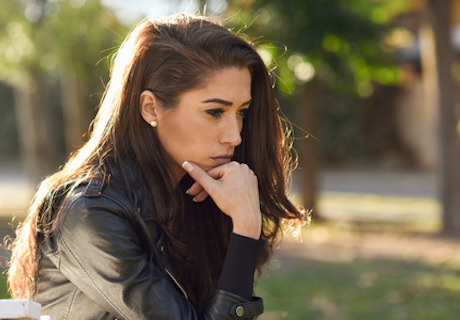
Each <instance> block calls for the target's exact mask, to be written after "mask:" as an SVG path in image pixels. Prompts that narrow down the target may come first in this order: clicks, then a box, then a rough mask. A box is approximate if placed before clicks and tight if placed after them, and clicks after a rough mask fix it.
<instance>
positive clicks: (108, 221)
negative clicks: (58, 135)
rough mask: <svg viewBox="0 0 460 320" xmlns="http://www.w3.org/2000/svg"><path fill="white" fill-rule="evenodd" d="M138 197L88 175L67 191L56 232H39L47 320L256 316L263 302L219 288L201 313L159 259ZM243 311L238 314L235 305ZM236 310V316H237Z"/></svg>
mask: <svg viewBox="0 0 460 320" xmlns="http://www.w3.org/2000/svg"><path fill="white" fill-rule="evenodd" d="M139 197H141V196H140V195H139V194H134V197H130V196H129V193H128V192H127V191H126V190H125V189H124V188H122V187H120V186H118V185H117V184H116V183H107V181H103V180H102V179H98V178H93V179H92V180H91V181H89V182H85V183H82V184H80V185H79V186H77V187H76V188H74V189H73V190H71V191H70V192H69V193H68V194H67V197H66V199H65V201H64V204H63V206H64V207H63V211H62V213H61V216H60V220H59V223H58V226H57V228H56V229H55V230H54V231H53V232H48V233H45V234H46V236H44V235H41V236H40V238H39V240H40V241H41V242H40V257H39V268H38V281H37V294H36V296H35V299H34V300H35V301H37V302H39V303H41V304H42V314H47V315H50V316H51V319H60V320H65V319H80V320H85V319H132V320H142V319H170V320H175V319H177V320H179V319H182V320H184V319H185V320H187V319H216V320H220V319H222V320H223V319H254V317H255V316H257V315H258V314H260V313H262V311H263V304H262V300H261V299H260V298H253V301H247V300H246V299H244V298H243V297H240V296H238V295H235V294H233V293H230V292H227V291H224V290H220V289H217V290H216V291H215V292H214V295H213V297H212V298H211V300H210V301H209V303H208V306H207V308H206V309H205V311H204V312H203V314H201V315H200V314H197V313H196V311H195V309H194V307H193V305H192V304H191V303H190V302H189V301H188V300H187V298H186V295H185V292H183V290H182V289H181V285H180V282H179V281H178V280H177V279H178V278H176V277H175V276H174V270H172V269H171V268H170V267H168V265H169V264H168V260H167V258H166V257H165V256H164V254H162V252H161V249H160V248H161V247H162V241H163V237H162V236H161V234H160V233H159V232H155V234H152V231H151V230H155V229H154V225H153V221H152V220H151V219H150V220H149V218H148V216H149V215H148V214H146V213H145V212H143V209H142V206H141V204H140V201H138V200H135V203H133V198H134V199H136V198H139ZM240 305H241V306H243V307H244V311H245V313H244V314H243V316H238V315H237V313H236V312H235V310H236V308H237V307H238V306H240ZM241 310H242V309H241V308H240V309H239V312H238V313H240V314H241Z"/></svg>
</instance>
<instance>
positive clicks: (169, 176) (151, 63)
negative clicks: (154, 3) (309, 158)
mask: <svg viewBox="0 0 460 320" xmlns="http://www.w3.org/2000/svg"><path fill="white" fill-rule="evenodd" d="M287 141H288V140H287V137H285V136H284V129H283V126H282V123H281V121H280V117H279V115H278V110H277V102H276V99H275V97H274V94H273V89H272V86H271V82H270V78H269V75H268V73H267V70H266V68H265V66H264V63H263V62H262V60H261V59H260V57H259V55H258V54H257V53H256V51H255V50H254V49H253V47H252V46H251V45H250V44H249V43H248V42H247V41H245V40H243V39H241V38H240V37H238V36H236V35H234V34H233V33H231V32H230V31H228V30H227V29H225V28H223V27H220V26H218V25H216V24H214V23H212V22H210V21H209V20H207V19H206V18H203V17H194V16H187V15H178V16H175V17H171V18H169V19H166V20H164V21H159V22H150V21H145V22H142V23H141V24H140V25H139V26H138V27H136V28H135V29H134V31H133V32H132V33H131V34H130V36H129V37H128V38H127V39H126V40H125V42H124V43H123V45H122V46H121V48H120V50H119V52H118V53H117V55H116V58H115V61H114V67H113V69H112V72H111V80H110V83H109V85H108V87H107V90H106V92H105V95H104V97H103V100H102V103H101V107H100V110H99V112H98V115H97V116H96V119H95V122H94V127H93V131H92V134H91V137H90V139H89V141H88V142H87V143H86V144H85V145H84V146H83V147H82V148H81V149H79V150H78V151H77V152H76V153H75V154H74V155H73V156H72V157H71V159H70V160H69V161H68V163H67V164H66V165H65V166H64V168H63V169H62V170H61V171H59V172H57V173H56V174H54V175H52V176H50V177H48V178H47V179H46V180H44V181H43V182H42V184H41V186H40V188H39V191H38V192H37V195H36V197H35V199H34V202H33V205H32V207H31V208H30V210H29V215H28V217H27V219H26V221H25V222H24V224H23V225H22V226H21V227H20V229H19V230H18V232H17V239H16V240H15V242H14V244H13V254H12V260H11V267H10V269H9V278H8V281H9V285H10V289H11V292H12V295H13V297H15V298H29V299H34V300H35V301H38V302H40V303H41V304H42V312H43V314H48V315H50V316H51V318H52V319H115V318H116V319H233V318H243V319H252V318H254V317H255V316H257V315H258V314H260V313H262V300H261V299H260V298H257V297H252V293H253V282H254V271H255V269H256V268H258V269H260V268H261V266H262V265H264V264H265V263H266V262H267V260H268V258H269V255H270V253H271V251H272V245H273V241H274V239H275V237H276V236H277V235H278V234H279V232H280V223H281V221H282V220H284V219H289V220H291V221H300V220H302V218H303V217H302V212H301V211H300V210H299V209H297V208H296V207H295V206H294V205H293V204H292V203H291V202H290V201H289V200H288V199H287V198H286V191H285V183H286V179H287V178H288V176H289V174H290V170H291V168H292V163H291V162H292V161H291V160H292V159H291V158H290V157H289V147H290V145H289V144H288V143H287Z"/></svg>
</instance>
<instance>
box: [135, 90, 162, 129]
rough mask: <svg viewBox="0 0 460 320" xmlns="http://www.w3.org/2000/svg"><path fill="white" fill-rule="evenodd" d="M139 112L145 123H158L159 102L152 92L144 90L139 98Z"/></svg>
mask: <svg viewBox="0 0 460 320" xmlns="http://www.w3.org/2000/svg"><path fill="white" fill-rule="evenodd" d="M139 99H140V101H139V103H140V112H141V116H142V118H143V119H144V121H145V122H147V123H148V124H150V123H151V122H152V121H158V112H159V107H160V106H159V102H158V99H157V98H156V97H155V95H154V94H153V92H151V91H149V90H144V91H143V92H142V93H141V96H140V98H139Z"/></svg>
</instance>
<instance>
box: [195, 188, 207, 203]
mask: <svg viewBox="0 0 460 320" xmlns="http://www.w3.org/2000/svg"><path fill="white" fill-rule="evenodd" d="M207 197H208V193H207V192H206V190H204V189H203V191H201V192H200V193H198V194H197V195H196V196H195V197H193V201H195V202H202V201H204V200H205V199H206V198H207Z"/></svg>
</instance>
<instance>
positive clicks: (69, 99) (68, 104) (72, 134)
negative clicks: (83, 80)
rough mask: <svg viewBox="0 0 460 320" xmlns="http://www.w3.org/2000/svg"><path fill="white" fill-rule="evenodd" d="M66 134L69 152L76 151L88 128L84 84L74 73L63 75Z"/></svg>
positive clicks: (62, 87) (62, 88) (62, 86)
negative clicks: (82, 84) (80, 82)
mask: <svg viewBox="0 0 460 320" xmlns="http://www.w3.org/2000/svg"><path fill="white" fill-rule="evenodd" d="M60 79H61V90H62V99H61V101H62V107H63V116H64V135H65V145H66V152H67V154H69V153H71V152H73V151H75V149H76V148H77V147H79V146H80V145H81V144H82V142H83V139H82V137H83V134H84V133H85V132H86V131H87V130H88V122H89V121H88V120H87V118H88V115H87V112H86V109H87V108H86V104H85V103H84V102H83V101H82V100H83V99H82V95H83V94H82V89H83V88H82V86H81V85H80V84H79V81H78V79H77V78H76V77H75V75H73V74H72V73H67V74H64V75H61V78H60Z"/></svg>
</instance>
